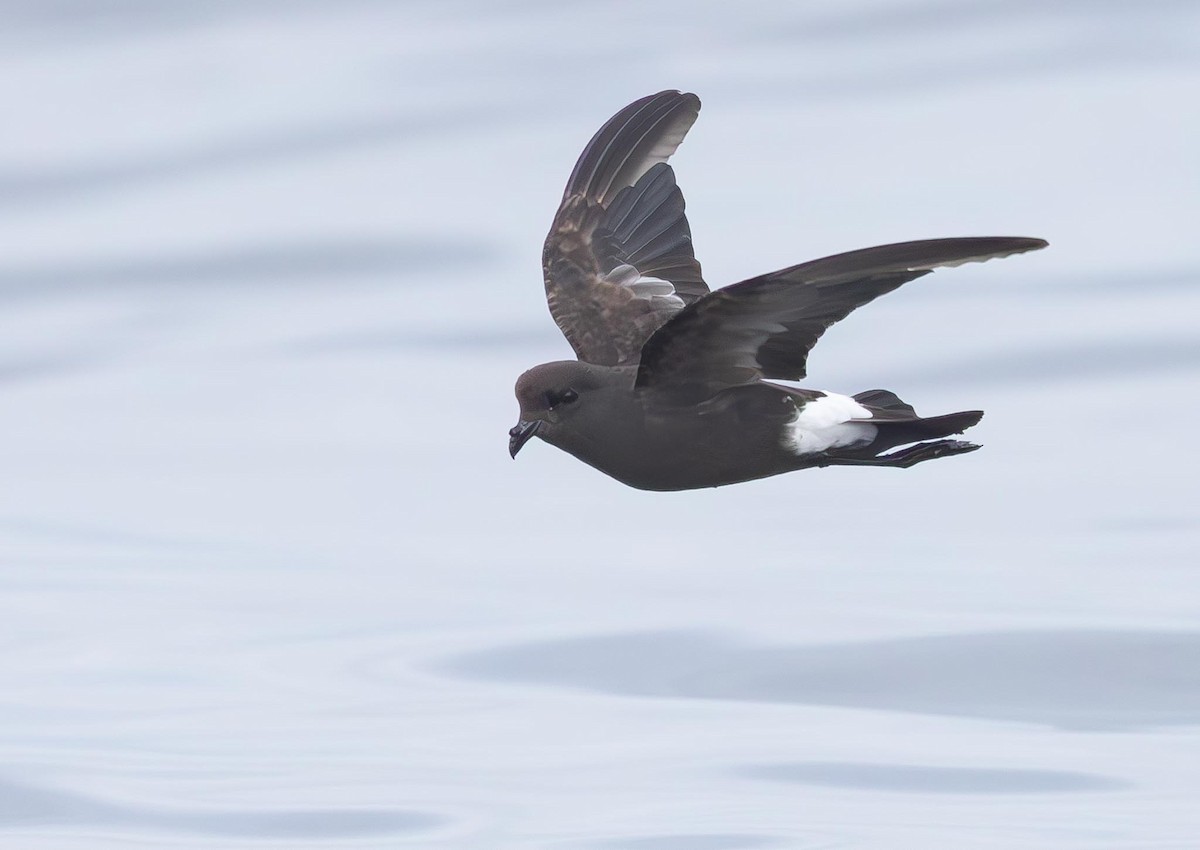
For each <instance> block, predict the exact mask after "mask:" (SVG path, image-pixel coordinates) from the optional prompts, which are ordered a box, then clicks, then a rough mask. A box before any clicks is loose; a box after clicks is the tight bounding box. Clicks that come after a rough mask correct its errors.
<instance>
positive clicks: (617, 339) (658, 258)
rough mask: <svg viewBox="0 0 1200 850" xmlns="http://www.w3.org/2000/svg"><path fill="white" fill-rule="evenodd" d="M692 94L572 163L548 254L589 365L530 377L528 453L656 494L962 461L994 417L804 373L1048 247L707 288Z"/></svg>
mask: <svg viewBox="0 0 1200 850" xmlns="http://www.w3.org/2000/svg"><path fill="white" fill-rule="evenodd" d="M699 112H700V99H699V98H698V97H696V95H694V94H689V93H683V92H678V91H664V92H659V93H658V94H654V95H650V96H649V97H644V98H642V99H641V100H637V101H635V102H633V103H631V104H629V105H628V106H626V107H625V108H624V109H622V110H621V111H620V112H618V113H617V114H616V115H614V116H613V117H612V118H610V119H609V120H608V122H607V123H605V125H604V126H603V127H601V128H600V130H599V131H598V132H597V133H596V135H595V136H593V137H592V140H591V141H590V142H588V144H587V147H585V148H584V149H583V153H582V154H581V155H580V157H579V161H578V162H577V163H576V164H575V170H574V171H572V172H571V178H570V179H569V180H568V181H567V188H566V190H565V191H564V192H563V198H562V203H561V204H560V205H559V208H558V212H557V214H556V215H555V216H554V223H553V225H552V226H551V228H550V234H549V235H548V236H547V237H546V244H545V247H544V249H543V252H542V268H543V274H544V278H545V283H546V300H547V301H548V302H549V306H550V314H551V315H552V316H553V317H554V321H555V322H556V323H557V324H558V327H559V328H560V329H561V330H562V332H563V335H564V336H566V338H567V342H569V343H570V344H571V348H573V349H574V350H575V355H576V357H577V358H578V359H576V360H564V361H558V362H554V363H543V364H542V365H540V366H535V367H534V368H532V369H530V370H529V371H527V372H525V373H524V374H523V375H521V377H520V378H519V379H518V380H517V385H516V395H517V401H518V402H519V403H520V406H521V413H520V420H519V421H518V422H517V424H516V425H515V426H514V427H513V428H512V429H511V430H510V431H509V443H508V449H509V453H510V454H511V455H512V456H513V457H514V458H515V457H516V456H517V452H519V451H520V450H521V447H522V446H524V445H525V444H526V443H527V442H529V440H530V439H531V438H532V437H535V436H536V437H538V438H539V439H542V440H545V441H546V442H547V443H550V444H551V445H553V446H556V447H558V448H560V449H562V450H563V451H566V452H569V453H570V454H572V455H574V456H575V457H576V458H578V459H579V460H581V461H583V462H584V463H587V464H589V465H591V466H593V467H595V468H596V469H598V470H600V471H601V472H604V473H606V474H607V475H610V476H612V477H613V478H616V479H617V480H618V481H621V482H623V483H625V484H628V485H629V486H631V487H637V488H639V489H642V490H690V489H695V488H700V487H719V486H721V485H724V484H734V483H737V482H741V481H749V480H752V479H756V478H765V477H767V476H770V475H778V474H780V473H783V472H791V471H792V470H796V469H805V468H808V467H824V466H892V467H909V466H913V465H915V464H918V463H923V462H924V461H927V460H933V459H934V458H939V457H950V456H951V455H958V454H964V453H966V452H971V451H975V450H976V449H978V448H979V446H978V445H976V444H974V443H968V442H964V441H961V440H954V439H946V438H948V437H950V436H951V435H954V434H960V433H962V432H963V431H964V430H966V429H967V428H970V427H971V426H972V425H975V424H976V423H977V422H979V420H980V419H981V418H982V417H983V411H980V410H967V411H962V412H959V413H946V414H942V415H940V416H929V417H922V416H918V415H917V413H916V411H915V410H913V408H912V407H911V406H909V405H908V404H905V403H904V402H903V401H901V400H900V399H899V398H898V397H897V396H896V395H895V394H894V393H892V392H889V391H887V390H868V391H866V392H861V393H858V394H857V395H854V396H847V395H839V394H837V393H831V392H822V391H819V390H809V389H799V388H796V387H793V386H789V385H787V384H781V383H776V382H777V381H798V380H799V379H801V378H803V377H804V376H805V370H806V360H807V358H808V352H809V350H810V349H811V348H812V347H813V345H814V344H815V343H816V341H817V340H818V339H819V338H820V336H821V334H823V333H824V332H825V329H826V328H828V327H829V326H830V325H832V324H833V323H835V322H837V321H840V320H841V319H844V318H845V317H846V316H847V315H849V314H850V312H851V311H852V310H854V309H855V308H857V307H861V306H862V305H863V304H866V303H867V302H869V301H872V300H874V299H875V298H878V297H879V296H880V295H883V294H884V293H887V292H891V291H892V290H893V289H896V288H897V287H898V286H900V285H901V284H903V283H907V282H908V281H910V280H915V279H917V278H919V277H923V276H924V275H927V274H929V273H930V272H931V271H933V270H934V269H935V268H939V267H941V266H957V265H960V264H962V263H969V262H982V261H984V260H990V259H993V258H996V257H1007V256H1010V255H1012V254H1020V253H1023V252H1025V251H1034V250H1037V249H1039V248H1044V247H1046V244H1047V243H1046V242H1045V241H1044V240H1041V239H1030V238H1024V237H1008V236H986V237H968V238H962V239H929V240H922V241H918V242H902V243H898V244H894V245H880V246H877V247H874V248H864V249H862V250H859V251H851V252H849V253H846V254H837V255H835V256H832V257H825V258H823V259H820V260H812V261H810V262H807V263H801V264H800V265H798V266H790V267H789V268H786V269H780V270H779V271H774V272H770V273H768V274H763V275H759V276H758V277H752V278H750V279H749V280H743V281H742V282H740V283H735V284H733V285H731V286H727V287H725V288H724V289H718V290H715V291H712V292H710V291H709V289H708V286H707V285H706V284H705V282H704V278H703V277H702V276H701V274H700V264H699V263H698V262H697V261H696V258H695V255H694V254H693V252H692V236H691V230H690V229H689V227H688V222H687V218H686V217H685V215H684V204H683V195H682V194H681V193H680V191H679V187H678V186H677V185H676V184H675V174H674V172H673V171H672V169H671V166H670V165H668V164H667V160H668V159H669V158H670V156H671V154H673V153H674V152H675V149H676V148H677V147H679V144H680V142H682V141H683V137H684V136H685V135H686V134H687V131H688V130H689V129H690V128H691V126H692V124H693V123H694V122H695V120H696V117H697V115H699Z"/></svg>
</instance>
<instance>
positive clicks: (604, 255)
mask: <svg viewBox="0 0 1200 850" xmlns="http://www.w3.org/2000/svg"><path fill="white" fill-rule="evenodd" d="M699 112H700V99H699V98H698V97H696V96H695V95H694V94H683V93H681V92H677V91H664V92H659V93H658V94H655V95H650V96H649V97H644V98H642V99H641V100H638V101H635V102H634V103H631V104H629V106H626V107H625V108H624V109H622V110H621V111H620V112H618V113H617V114H616V115H614V116H613V117H612V118H610V119H609V120H608V122H607V123H606V124H605V125H604V126H603V127H601V128H600V130H599V132H597V133H596V135H595V136H593V137H592V140H591V141H590V142H588V145H587V147H586V148H584V149H583V153H582V154H581V155H580V157H579V162H578V163H576V165H575V170H574V171H573V172H571V179H570V180H569V181H567V188H566V191H564V192H563V199H562V204H561V205H560V206H559V208H558V213H557V214H556V215H555V217H554V224H553V226H552V227H551V228H550V234H549V235H548V236H547V237H546V245H545V248H544V250H543V252H542V270H543V273H544V276H545V280H546V300H547V302H548V303H549V305H550V315H552V316H553V317H554V321H555V322H556V323H557V324H558V327H559V328H560V329H561V330H562V332H563V335H564V336H566V338H567V341H568V342H569V343H570V344H571V347H572V348H573V349H575V354H576V356H577V357H578V358H579V359H580V360H585V361H587V362H589V363H596V364H600V365H605V366H616V365H620V364H623V363H634V362H636V361H637V358H638V354H639V352H640V351H641V348H642V344H643V343H644V342H645V341H646V340H647V339H648V338H649V337H650V335H651V334H652V333H654V331H655V330H657V329H658V328H659V327H660V326H661V325H662V324H663V322H665V321H667V319H669V318H670V317H671V316H673V315H675V314H676V313H677V312H679V311H680V310H682V309H683V308H684V307H685V306H687V305H688V304H691V303H692V302H694V301H696V300H697V299H699V298H701V297H702V296H704V295H705V294H707V292H708V287H707V286H705V284H704V279H703V277H701V275H700V264H699V263H697V262H696V258H695V256H694V255H693V253H692V234H691V230H690V229H689V228H688V222H687V217H686V216H685V215H684V206H683V194H682V193H681V192H680V191H679V187H678V186H676V185H675V174H674V172H673V171H672V170H671V167H670V166H669V165H667V159H668V158H669V157H670V156H671V154H673V153H674V152H675V149H676V148H677V147H679V143H680V142H682V141H683V137H684V136H685V135H686V134H687V131H688V130H689V129H690V128H691V126H692V124H693V122H695V120H696V116H697V115H698V114H699Z"/></svg>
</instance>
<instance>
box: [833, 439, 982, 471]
mask: <svg viewBox="0 0 1200 850" xmlns="http://www.w3.org/2000/svg"><path fill="white" fill-rule="evenodd" d="M978 448H979V446H978V445H977V444H975V443H968V442H964V441H963V440H935V441H934V442H931V443H917V444H916V445H915V446H909V447H908V448H906V449H900V450H899V451H895V452H892V453H891V454H886V455H877V456H876V457H845V456H842V457H839V456H837V455H829V456H827V457H826V459H825V460H823V461H822V462H821V463H819V464H818V466H894V467H897V468H901V469H906V468H908V467H910V466H916V465H917V464H918V463H924V462H925V461H927V460H933V459H935V458H939V457H950V456H951V455H961V454H966V453H967V452H973V451H975V450H976V449H978Z"/></svg>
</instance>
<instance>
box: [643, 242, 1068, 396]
mask: <svg viewBox="0 0 1200 850" xmlns="http://www.w3.org/2000/svg"><path fill="white" fill-rule="evenodd" d="M1046 244H1047V243H1046V242H1045V241H1043V240H1041V239H1027V238H1023V237H1004V236H993V237H977V238H966V239H930V240H925V241H920V242H902V243H899V244H896V245H880V246H878V247H875V248H864V249H862V250H861V251H851V252H849V253H847V254H837V255H835V256H832V257H825V258H824V259H820V260H813V261H811V262H808V263H802V264H801V265H798V266H792V267H791V268H787V269H782V270H780V271H777V272H771V273H770V274H765V275H762V276H761V277H756V278H751V279H750V280H744V281H742V282H741V283H735V284H734V285H733V286H729V287H726V288H725V289H720V290H717V291H716V292H713V293H712V294H710V295H708V296H705V297H704V298H702V299H700V300H699V301H696V302H695V303H693V304H691V305H690V306H688V308H687V309H685V310H683V311H681V312H680V313H679V314H678V315H676V316H675V317H674V318H673V319H671V320H670V321H669V322H667V323H666V324H665V325H663V326H662V327H661V328H659V329H658V330H657V331H656V332H655V333H654V335H653V336H652V337H650V339H649V340H647V342H646V345H645V347H644V348H643V349H642V357H641V363H640V364H639V366H638V376H637V386H639V387H650V386H654V387H664V388H665V387H672V388H676V389H677V390H678V391H679V392H680V394H681V395H682V396H686V397H689V398H704V397H707V396H708V395H711V394H712V393H715V392H717V391H718V390H720V389H723V388H725V387H729V386H736V385H738V384H745V383H750V382H752V381H755V380H758V379H759V378H777V379H784V380H798V379H799V378H803V377H804V374H805V367H806V361H807V359H808V352H809V350H810V349H812V347H813V345H814V344H815V343H816V341H817V340H818V339H819V338H820V337H821V334H823V333H824V332H825V329H826V328H828V327H829V326H830V325H832V324H833V323H834V322H837V321H840V320H841V319H844V318H846V316H848V315H849V314H850V312H851V311H853V310H854V309H855V308H856V307H861V306H862V305H863V304H866V303H867V302H869V301H872V300H874V299H875V298H878V297H879V296H880V295H883V294H884V293H887V292H891V291H892V290H893V289H895V288H896V287H898V286H900V285H901V284H904V283H907V282H908V281H910V280H915V279H916V278H918V277H922V276H924V275H927V274H929V273H930V272H931V271H933V270H934V269H935V268H938V267H940V266H957V265H961V264H962V263H970V262H982V261H984V260H991V259H994V258H996V257H1007V256H1009V255H1012V254H1020V253H1024V252H1025V251H1034V250H1037V249H1038V248H1044V247H1046Z"/></svg>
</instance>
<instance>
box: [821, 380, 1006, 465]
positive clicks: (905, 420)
mask: <svg viewBox="0 0 1200 850" xmlns="http://www.w3.org/2000/svg"><path fill="white" fill-rule="evenodd" d="M854 400H855V401H857V402H858V403H859V404H861V405H862V406H863V407H865V408H867V409H868V410H870V411H871V413H872V414H873V415H872V418H871V424H872V425H875V426H876V427H877V429H878V430H877V433H876V437H875V440H874V441H873V442H871V443H870V444H869V445H866V446H858V447H855V448H853V449H848V450H841V451H837V452H831V453H830V454H831V455H833V457H831V458H830V459H829V461H828V462H827V463H824V464H822V466H899V467H907V466H915V465H916V464H918V463H921V462H922V461H926V460H933V459H934V458H938V457H949V456H950V455H957V454H965V453H966V452H973V451H975V450H976V449H978V448H979V446H977V445H975V444H974V443H967V442H963V441H961V440H946V439H943V438H944V437H949V436H950V435H951V434H961V433H962V432H963V431H965V430H967V429H968V428H970V427H971V426H972V425H976V424H978V422H979V420H980V419H982V418H983V411H982V410H963V411H960V412H959V413H946V414H943V415H942V416H930V417H927V418H922V417H920V416H918V415H917V412H916V411H915V410H913V408H912V405H909V404H905V403H904V402H903V401H901V400H900V398H899V396H897V395H896V394H895V393H893V392H889V391H888V390H867V391H866V392H861V393H859V394H858V395H856V396H855V397H854ZM924 440H933V441H935V442H922V441H924ZM909 443H916V444H917V445H914V446H910V447H909V448H907V449H901V450H900V451H897V452H893V453H892V454H890V455H885V454H883V452H886V451H888V450H889V449H894V448H895V447H896V446H904V445H907V444H909Z"/></svg>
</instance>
